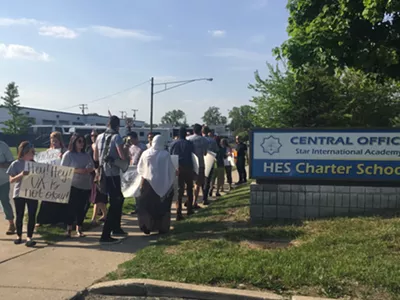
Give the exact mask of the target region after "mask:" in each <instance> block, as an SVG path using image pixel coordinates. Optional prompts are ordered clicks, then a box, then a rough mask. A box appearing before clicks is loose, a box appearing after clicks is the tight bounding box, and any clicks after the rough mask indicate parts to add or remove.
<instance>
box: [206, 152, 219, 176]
mask: <svg viewBox="0 0 400 300" xmlns="http://www.w3.org/2000/svg"><path fill="white" fill-rule="evenodd" d="M216 156H217V155H216V154H215V153H214V152H211V151H208V152H207V155H206V156H204V167H205V169H204V175H205V176H206V177H208V176H210V172H211V169H212V167H213V166H214V162H215V157H216Z"/></svg>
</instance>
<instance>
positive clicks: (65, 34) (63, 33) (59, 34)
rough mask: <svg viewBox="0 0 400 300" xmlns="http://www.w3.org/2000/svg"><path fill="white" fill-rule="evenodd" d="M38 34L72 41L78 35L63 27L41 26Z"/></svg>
mask: <svg viewBox="0 0 400 300" xmlns="http://www.w3.org/2000/svg"><path fill="white" fill-rule="evenodd" d="M39 34H40V35H44V36H51V37H55V38H62V39H74V38H76V37H78V34H77V33H76V32H75V31H73V30H71V29H68V28H67V27H64V26H42V27H40V28H39Z"/></svg>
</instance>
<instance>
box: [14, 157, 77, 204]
mask: <svg viewBox="0 0 400 300" xmlns="http://www.w3.org/2000/svg"><path fill="white" fill-rule="evenodd" d="M25 171H28V172H29V174H28V175H26V176H24V177H23V178H22V181H21V187H20V191H19V196H20V197H22V198H27V199H33V200H40V201H48V202H56V203H68V201H69V195H70V191H71V183H72V177H73V176H74V168H69V167H63V166H56V165H50V164H40V163H36V162H31V161H30V162H26V163H25Z"/></svg>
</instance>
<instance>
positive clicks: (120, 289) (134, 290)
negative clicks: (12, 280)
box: [71, 279, 333, 300]
mask: <svg viewBox="0 0 400 300" xmlns="http://www.w3.org/2000/svg"><path fill="white" fill-rule="evenodd" d="M88 294H97V295H106V296H137V297H175V298H184V299H198V300H216V299H218V300H288V299H291V300H333V299H328V298H314V297H304V296H292V297H290V296H287V297H284V296H280V295H277V294H273V293H269V292H258V291H249V290H239V289H228V288H220V287H211V286H204V285H194V284H187V283H178V282H169V281H159V280H152V279H125V280H116V281H108V282H102V283H97V284H94V285H92V286H91V287H89V288H87V289H86V290H85V291H83V292H81V293H79V294H77V295H76V296H75V297H73V298H72V299H71V300H81V299H85V296H86V295H88Z"/></svg>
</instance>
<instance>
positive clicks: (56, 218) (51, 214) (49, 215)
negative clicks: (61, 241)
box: [36, 131, 67, 227]
mask: <svg viewBox="0 0 400 300" xmlns="http://www.w3.org/2000/svg"><path fill="white" fill-rule="evenodd" d="M54 150H60V154H59V158H60V159H61V157H62V155H63V154H64V153H65V152H66V151H67V149H66V148H65V145H64V142H63V139H62V135H61V132H58V131H53V132H52V133H51V134H50V145H49V149H47V152H50V151H54ZM60 163H61V160H60ZM65 218H66V210H65V205H64V204H62V203H55V202H47V201H42V203H41V204H40V209H39V214H38V216H37V224H36V227H39V226H40V225H44V224H52V225H57V224H60V223H62V224H64V223H65V220H66V219H65Z"/></svg>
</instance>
